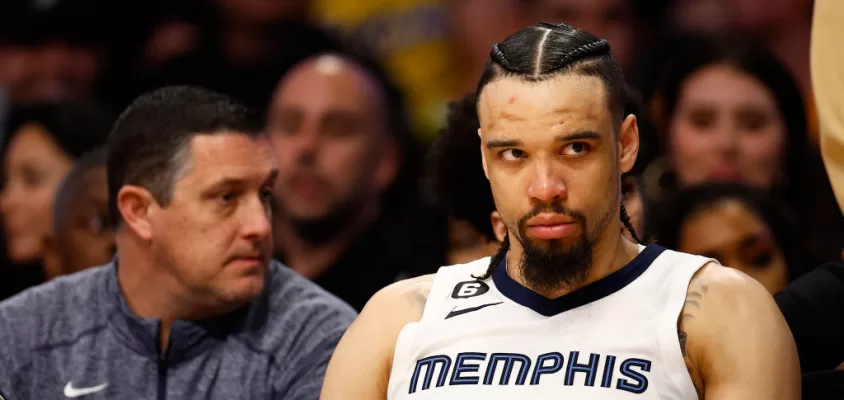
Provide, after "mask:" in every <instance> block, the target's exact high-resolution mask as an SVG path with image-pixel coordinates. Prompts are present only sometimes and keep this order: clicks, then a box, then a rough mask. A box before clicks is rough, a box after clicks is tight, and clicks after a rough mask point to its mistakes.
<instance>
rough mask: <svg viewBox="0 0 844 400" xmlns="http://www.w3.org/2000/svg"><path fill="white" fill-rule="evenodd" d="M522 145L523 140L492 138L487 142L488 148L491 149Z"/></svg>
mask: <svg viewBox="0 0 844 400" xmlns="http://www.w3.org/2000/svg"><path fill="white" fill-rule="evenodd" d="M522 145H524V143H522V141H521V140H505V139H491V140H489V141H487V142H486V148H487V149H490V150H492V149H497V148H502V147H518V146H522Z"/></svg>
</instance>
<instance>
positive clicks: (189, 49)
mask: <svg viewBox="0 0 844 400" xmlns="http://www.w3.org/2000/svg"><path fill="white" fill-rule="evenodd" d="M294 3H302V2H300V1H296V2H287V1H281V2H279V1H273V0H270V1H267V0H249V1H245V2H240V1H230V0H219V1H216V2H214V3H213V4H208V5H207V6H213V7H206V8H202V7H197V8H196V13H199V15H198V16H197V15H178V14H177V15H176V16H174V17H171V18H170V19H168V20H165V21H162V22H161V23H160V24H159V25H158V26H157V28H156V29H155V30H154V31H153V34H152V36H151V37H150V39H149V40H148V41H147V42H146V43H145V49H144V52H143V55H142V56H141V57H140V60H142V65H141V66H135V68H136V70H137V71H136V74H137V76H138V78H137V81H138V82H137V83H136V86H137V87H136V88H135V89H134V92H143V91H148V90H151V89H154V88H157V87H161V86H166V85H175V84H180V85H181V84H190V85H197V86H202V87H206V88H209V89H213V90H217V91H220V92H223V93H226V94H228V95H231V96H233V97H235V98H237V99H239V100H240V101H243V102H245V103H247V105H249V106H251V107H253V108H255V109H259V110H263V109H265V107H266V106H267V104H269V102H270V99H271V98H272V91H273V87H274V85H275V84H276V82H277V81H278V79H279V77H280V76H282V75H283V74H284V73H285V72H286V71H288V70H289V69H290V68H291V67H292V66H293V65H295V64H297V63H298V62H300V61H302V60H303V59H305V58H307V57H310V56H313V55H315V54H319V53H322V52H327V51H337V50H339V49H340V47H341V45H340V43H339V42H338V41H337V40H336V39H335V38H334V37H332V36H331V35H328V34H326V33H325V32H323V31H322V30H319V29H317V28H315V27H314V26H311V25H310V24H308V23H307V22H305V21H303V20H301V19H300V18H295V17H298V16H299V12H300V11H296V10H298V9H299V8H300V7H298V6H295V4H294ZM183 14H184V13H183ZM162 45H166V46H167V47H165V48H163V49H162V47H161V46H162ZM170 46H173V48H170Z"/></svg>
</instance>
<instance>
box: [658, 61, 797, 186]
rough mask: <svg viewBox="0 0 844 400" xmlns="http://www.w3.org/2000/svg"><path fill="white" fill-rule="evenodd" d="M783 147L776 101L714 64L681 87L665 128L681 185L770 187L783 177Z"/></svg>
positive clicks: (746, 78)
mask: <svg viewBox="0 0 844 400" xmlns="http://www.w3.org/2000/svg"><path fill="white" fill-rule="evenodd" d="M785 143H786V129H785V124H784V122H783V119H782V116H781V115H780V113H779V111H778V109H777V105H776V101H775V100H774V97H773V95H772V94H771V92H770V91H769V90H768V89H767V88H766V87H765V86H764V85H763V84H762V83H761V82H760V81H758V80H757V79H755V78H754V77H752V76H750V75H748V74H746V73H743V72H740V71H739V70H737V69H735V68H732V67H729V66H725V65H712V66H707V67H704V68H701V69H700V70H698V71H697V72H695V73H694V74H692V75H690V76H689V77H688V78H687V79H686V81H685V83H684V84H683V85H682V88H681V90H680V95H679V96H678V102H677V105H676V108H675V111H674V115H673V116H672V118H671V121H670V126H669V149H670V157H671V161H672V163H673V167H674V172H675V174H676V176H677V179H678V181H679V184H680V185H691V184H697V183H702V182H707V181H740V182H744V183H747V184H749V185H751V186H755V187H759V188H762V189H770V188H771V187H772V186H773V185H774V184H775V183H776V182H777V180H778V179H780V177H781V171H782V170H783V159H784V152H785Z"/></svg>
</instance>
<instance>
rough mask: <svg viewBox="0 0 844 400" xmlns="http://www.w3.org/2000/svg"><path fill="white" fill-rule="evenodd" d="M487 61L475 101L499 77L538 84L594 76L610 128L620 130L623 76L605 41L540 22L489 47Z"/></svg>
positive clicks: (578, 30) (563, 25) (565, 25)
mask: <svg viewBox="0 0 844 400" xmlns="http://www.w3.org/2000/svg"><path fill="white" fill-rule="evenodd" d="M489 58H490V59H489V61H488V62H487V63H486V66H485V67H484V72H483V74H482V75H481V80H480V82H479V83H478V89H477V91H476V96H477V98H478V100H480V95H481V92H482V91H483V89H484V87H486V85H487V84H489V83H490V82H493V81H495V80H497V79H499V78H502V77H517V78H519V79H523V80H525V81H529V82H539V81H544V80H547V79H550V78H553V77H555V76H558V75H562V74H578V75H584V76H595V77H598V78H600V79H601V81H603V82H604V85H606V88H607V96H608V99H607V101H608V105H609V108H610V113H611V115H612V117H613V126H615V127H616V129H617V128H618V127H620V126H621V121H622V120H623V119H624V107H625V99H626V93H625V82H624V75H623V73H622V70H621V65H619V63H618V61H616V59H615V57H613V55H612V54H611V53H610V45H609V43H608V42H607V41H606V40H604V39H598V38H597V37H595V36H593V35H592V34H591V33H589V32H587V31H584V30H581V29H575V28H574V27H572V26H571V25H568V24H552V23H547V22H542V23H539V24H536V25H534V26H530V27H527V28H523V29H521V30H520V31H518V32H516V33H514V34H513V35H511V36H510V37H508V38H507V39H505V40H504V41H503V42H501V43H497V44H495V45H494V46H492V50H491V51H490V53H489Z"/></svg>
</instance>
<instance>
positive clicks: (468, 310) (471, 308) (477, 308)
mask: <svg viewBox="0 0 844 400" xmlns="http://www.w3.org/2000/svg"><path fill="white" fill-rule="evenodd" d="M501 303H503V301H499V302H498V303H489V304H481V305H479V306H477V307H469V308H464V309H462V310H457V311H454V309H451V312H449V313H448V315H446V316H445V319H449V318H451V317H456V316H458V315H463V314H468V313H470V312H473V311H478V310H480V309H483V308H487V307H490V306H497V305H499V304H501ZM455 308H457V307H455Z"/></svg>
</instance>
